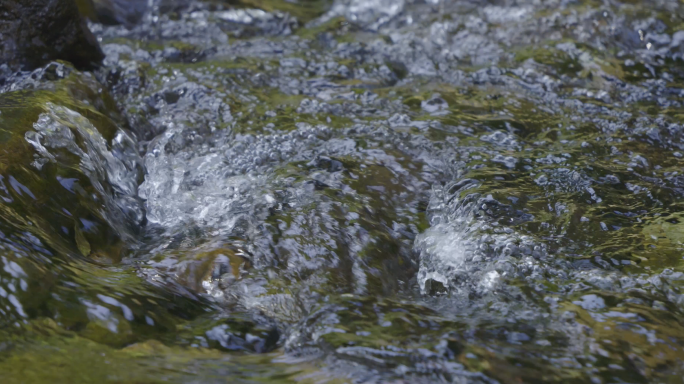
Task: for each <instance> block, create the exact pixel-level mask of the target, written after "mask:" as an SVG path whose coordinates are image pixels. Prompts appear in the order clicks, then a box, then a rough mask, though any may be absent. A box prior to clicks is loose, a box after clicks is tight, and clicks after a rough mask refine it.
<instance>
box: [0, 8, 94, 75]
mask: <svg viewBox="0 0 684 384" xmlns="http://www.w3.org/2000/svg"><path fill="white" fill-rule="evenodd" d="M103 57H104V55H103V54H102V51H101V50H100V47H99V45H98V43H97V40H96V39H95V37H94V36H93V35H92V34H91V33H90V31H89V30H88V27H87V25H86V23H85V21H84V20H83V19H82V18H81V16H80V14H79V10H78V7H77V6H76V3H75V2H74V1H73V0H56V1H55V0H3V1H2V2H0V62H1V63H6V64H7V65H8V66H9V67H10V68H11V69H13V70H32V69H35V68H37V67H40V66H42V65H45V64H47V63H48V62H50V61H53V60H65V61H70V62H72V63H73V64H74V65H75V66H76V67H77V68H79V69H91V68H93V67H96V66H97V65H98V64H99V63H100V62H101V61H102V59H103Z"/></svg>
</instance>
